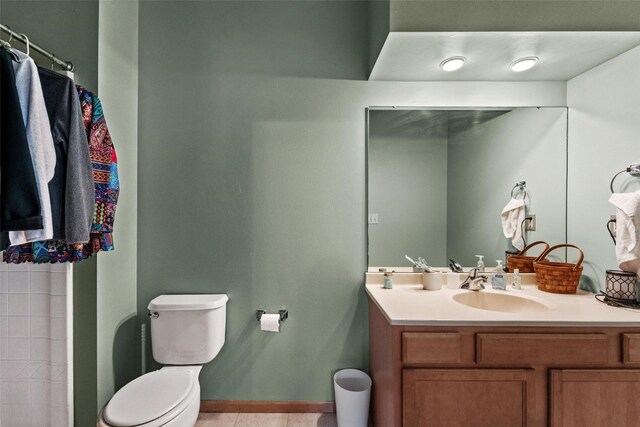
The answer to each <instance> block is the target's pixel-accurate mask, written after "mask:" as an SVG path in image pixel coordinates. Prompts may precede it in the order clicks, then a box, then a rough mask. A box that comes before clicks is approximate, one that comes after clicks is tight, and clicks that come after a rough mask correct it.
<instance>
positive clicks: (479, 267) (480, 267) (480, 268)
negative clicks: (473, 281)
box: [476, 255, 484, 273]
mask: <svg viewBox="0 0 640 427" xmlns="http://www.w3.org/2000/svg"><path fill="white" fill-rule="evenodd" d="M476 256H477V257H478V264H476V267H477V268H478V271H479V272H480V273H484V261H483V260H482V258H484V255H476Z"/></svg>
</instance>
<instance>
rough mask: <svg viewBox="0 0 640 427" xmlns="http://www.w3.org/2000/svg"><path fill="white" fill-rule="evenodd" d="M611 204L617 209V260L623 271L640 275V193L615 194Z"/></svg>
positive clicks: (610, 199)
mask: <svg viewBox="0 0 640 427" xmlns="http://www.w3.org/2000/svg"><path fill="white" fill-rule="evenodd" d="M609 202H610V203H611V204H612V205H614V206H615V207H616V258H617V260H618V264H619V267H620V269H621V270H623V271H628V272H630V273H636V274H638V273H640V244H638V243H639V242H640V191H636V192H634V193H615V194H612V195H611V197H610V198H609Z"/></svg>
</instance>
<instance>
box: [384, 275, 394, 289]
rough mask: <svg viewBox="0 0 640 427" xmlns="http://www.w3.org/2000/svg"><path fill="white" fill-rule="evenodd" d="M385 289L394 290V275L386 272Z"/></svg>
mask: <svg viewBox="0 0 640 427" xmlns="http://www.w3.org/2000/svg"><path fill="white" fill-rule="evenodd" d="M383 286H384V288H385V289H393V273H389V272H385V273H384V285H383Z"/></svg>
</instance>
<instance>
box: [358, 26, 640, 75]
mask: <svg viewBox="0 0 640 427" xmlns="http://www.w3.org/2000/svg"><path fill="white" fill-rule="evenodd" d="M636 46H640V32H464V33H462V32H458V33H451V32H446V33H444V32H442V33H429V32H419V33H414V32H402V33H399V32H391V33H389V36H388V37H387V39H386V41H385V43H384V46H383V48H382V50H381V52H380V55H379V56H378V59H377V61H376V63H375V65H374V67H373V70H372V72H371V75H370V76H369V80H392V81H442V80H445V81H446V80H463V81H545V80H551V81H567V80H570V79H572V78H573V77H575V76H577V75H579V74H582V73H583V72H585V71H587V70H589V69H591V68H593V67H595V66H597V65H600V64H602V63H604V62H606V61H608V60H609V59H611V58H613V57H615V56H618V55H620V54H621V53H624V52H626V51H628V50H630V49H633V48H634V47H636ZM452 56H464V57H465V58H467V60H466V63H465V65H464V67H462V68H461V69H459V70H457V71H453V72H446V71H443V70H442V69H441V68H440V63H441V62H442V61H443V60H444V59H446V58H449V57H452ZM525 56H537V57H538V58H539V59H540V61H539V62H538V64H537V65H536V66H535V67H533V68H532V69H530V70H528V71H523V72H520V73H515V72H513V71H511V69H510V68H509V65H510V64H511V63H512V62H513V61H515V60H516V59H518V58H522V57H525Z"/></svg>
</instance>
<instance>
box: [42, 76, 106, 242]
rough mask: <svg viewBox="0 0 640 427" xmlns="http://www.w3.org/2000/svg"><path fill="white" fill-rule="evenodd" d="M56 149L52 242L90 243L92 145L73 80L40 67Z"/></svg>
mask: <svg viewBox="0 0 640 427" xmlns="http://www.w3.org/2000/svg"><path fill="white" fill-rule="evenodd" d="M38 74H39V76H40V83H41V84H42V92H43V94H44V101H45V105H46V107H47V114H48V115H49V122H50V123H51V134H52V135H53V142H54V146H55V150H56V168H55V174H54V176H53V179H52V180H51V181H50V182H49V195H50V197H51V214H52V218H53V239H55V240H64V241H66V242H67V243H87V242H88V241H89V231H90V229H91V224H92V217H93V205H94V199H95V198H94V183H93V172H92V168H91V160H90V159H89V145H88V142H87V133H86V130H85V128H84V123H83V120H82V114H81V111H80V100H79V98H78V94H77V92H76V88H75V86H74V84H73V81H72V80H71V79H70V78H68V77H65V76H63V75H60V74H58V73H56V72H54V71H51V70H48V69H46V68H38Z"/></svg>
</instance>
